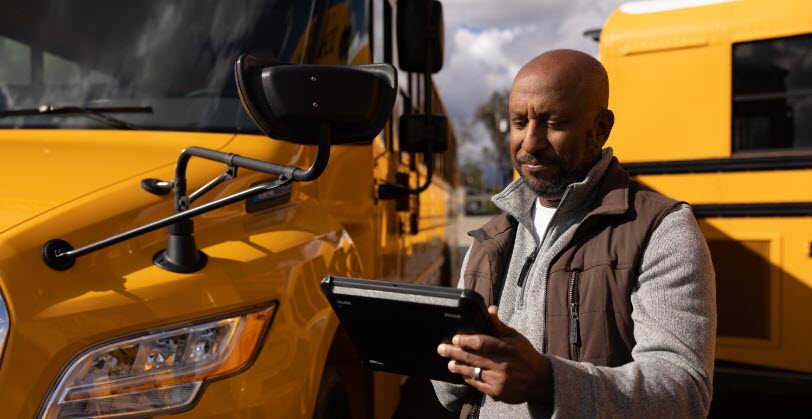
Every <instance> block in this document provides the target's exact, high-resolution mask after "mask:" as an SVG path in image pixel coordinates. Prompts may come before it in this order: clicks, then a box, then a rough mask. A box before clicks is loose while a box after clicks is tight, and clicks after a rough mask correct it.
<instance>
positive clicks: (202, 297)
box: [0, 0, 456, 418]
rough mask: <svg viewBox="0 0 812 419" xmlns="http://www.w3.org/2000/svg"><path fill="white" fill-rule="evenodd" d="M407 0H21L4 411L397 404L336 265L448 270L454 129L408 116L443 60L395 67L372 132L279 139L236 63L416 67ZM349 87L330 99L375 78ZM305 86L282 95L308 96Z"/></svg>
mask: <svg viewBox="0 0 812 419" xmlns="http://www.w3.org/2000/svg"><path fill="white" fill-rule="evenodd" d="M435 3H436V2H435ZM394 7H395V5H394V4H393V2H391V1H390V0H326V1H322V0H312V1H300V0H240V1H234V0H195V1H187V0H140V1H128V2H111V1H104V0H79V1H71V2H63V1H60V0H31V1H27V2H25V3H18V2H15V3H14V4H11V3H10V2H6V4H5V5H4V7H3V11H2V13H0V150H2V152H0V162H1V163H0V167H2V180H0V191H2V193H0V356H2V357H1V358H0V416H2V417H3V418H32V417H36V418H79V417H95V418H105V417H116V418H119V417H150V416H159V415H173V417H174V416H177V417H183V418H215V417H216V418H226V417H240V418H310V417H317V418H327V417H353V418H373V417H374V418H388V417H391V416H392V412H393V411H394V410H395V408H396V406H397V402H398V397H399V396H398V394H399V393H398V392H399V386H400V384H401V380H402V378H403V377H399V376H393V375H388V374H383V373H377V372H376V373H373V372H372V371H371V370H369V369H367V368H366V367H364V366H363V365H362V364H361V363H360V360H359V359H358V356H357V354H356V353H355V350H354V348H353V347H352V345H351V344H350V342H349V340H348V338H347V337H346V335H345V334H344V333H343V332H342V331H341V329H340V327H339V323H338V321H337V319H336V317H335V315H334V313H333V312H332V310H331V309H330V307H329V305H328V303H327V301H326V300H325V298H324V297H323V295H322V294H321V292H320V290H319V283H320V281H321V279H322V276H323V275H325V274H328V273H329V274H333V275H343V276H356V277H365V278H376V279H385V280H391V281H410V282H418V283H432V284H448V283H449V281H450V278H449V272H450V266H452V264H454V263H456V261H454V260H452V259H451V257H452V255H455V253H456V252H452V251H450V250H451V249H455V247H456V246H455V243H454V242H453V240H454V237H455V232H454V226H453V224H452V223H450V221H451V220H452V219H453V216H454V209H455V208H456V205H455V204H454V201H453V199H454V194H453V193H452V191H453V189H454V187H455V185H456V179H455V176H454V173H455V167H454V161H455V159H454V153H455V142H454V137H453V133H450V132H449V133H448V135H447V137H446V138H445V143H444V144H443V145H444V148H446V149H447V151H446V152H445V153H444V154H440V153H437V154H432V153H431V152H425V153H421V152H416V151H415V149H414V147H412V148H409V149H407V148H406V147H405V146H404V144H406V143H407V141H406V140H408V138H404V137H402V136H400V134H399V132H403V130H401V129H400V125H401V124H402V123H401V122H400V121H406V122H408V121H409V120H408V117H409V116H414V115H418V112H426V113H430V114H442V113H443V108H442V102H441V101H440V99H439V97H437V96H436V94H435V93H434V89H431V88H430V86H431V83H430V74H429V75H427V74H423V75H421V76H418V75H415V74H412V73H410V72H409V71H412V72H414V70H407V71H403V72H401V74H400V79H401V80H400V87H399V88H398V89H397V90H394V89H392V92H395V91H396V92H397V93H396V94H395V93H393V94H392V95H393V98H394V96H395V95H397V99H396V100H395V99H392V100H393V101H394V103H395V105H394V109H395V110H394V111H393V112H392V114H391V117H388V119H385V120H383V123H384V124H385V125H382V129H380V130H378V131H374V132H372V137H370V139H369V140H368V141H366V144H361V145H335V143H334V146H333V147H332V148H331V149H330V143H329V141H328V142H327V143H326V144H327V148H326V149H325V148H323V147H321V146H319V148H316V147H313V146H310V145H306V144H305V143H302V142H298V143H297V142H296V141H293V142H291V141H287V142H285V141H276V140H274V139H269V138H267V136H266V135H263V134H267V133H268V132H266V131H265V130H264V129H262V127H260V126H259V125H258V122H257V121H258V120H261V118H259V117H258V116H257V115H256V114H253V113H249V112H248V111H246V108H245V107H244V106H243V103H246V102H247V99H246V98H245V97H244V95H245V93H244V91H243V87H241V86H238V83H235V70H236V73H237V74H238V80H239V74H241V73H240V71H241V70H245V71H249V70H251V71H254V70H257V71H260V70H261V71H264V70H263V68H264V67H262V66H258V67H252V66H251V65H250V63H277V64H278V63H289V64H295V65H290V66H289V67H290V68H292V69H293V70H292V71H294V72H295V71H299V70H297V69H300V68H305V67H304V66H302V65H307V64H315V65H320V66H321V65H323V66H321V67H320V68H326V66H328V65H332V66H336V65H346V64H353V65H355V64H366V63H371V62H373V61H375V62H387V63H394V64H398V60H396V59H395V58H396V57H395V55H396V54H395V53H394V52H395V48H394V44H395V42H398V39H397V37H396V30H395V21H394V19H393V17H394V16H395V13H394V10H393V9H394ZM398 7H399V5H398ZM435 8H438V6H435ZM432 10H434V9H432ZM432 13H435V12H432ZM432 16H433V18H435V17H436V13H435V15H432ZM436 26H437V25H436V24H435V26H430V27H436ZM440 39H441V37H440ZM398 45H399V47H400V49H401V50H404V49H406V48H409V47H410V45H409V44H408V42H406V43H402V44H398ZM414 46H416V47H419V46H420V45H419V44H415V45H414ZM429 51H431V49H429ZM243 54H248V55H244V56H243V58H241V60H244V61H241V62H239V61H238V62H237V65H236V66H235V61H236V60H237V58H238V57H240V56H241V55H243ZM240 63H242V64H244V65H245V67H240ZM434 64H435V70H436V69H438V68H439V66H438V65H437V61H436V60H435V62H434ZM280 66H281V64H280ZM314 68H315V69H314V70H313V71H314V73H313V74H322V73H320V71H321V70H319V69H318V67H314ZM330 68H333V67H330ZM325 71H326V70H325ZM331 71H333V73H325V74H328V75H329V74H344V73H341V72H336V71H335V70H331ZM359 71H360V70H359ZM376 71H377V70H376ZM427 71H428V70H427ZM300 73H301V71H300ZM246 74H247V73H246ZM251 74H254V73H251ZM263 74H265V73H263ZM297 74H299V73H297ZM387 74H388V73H387ZM392 74H393V75H394V74H396V73H394V72H393V73H392ZM245 77H248V76H245ZM258 77H259V76H257V79H256V80H260V79H259V78H258ZM311 79H312V81H313V82H314V83H316V82H317V80H316V76H315V75H314V76H312V77H308V80H311ZM252 80H253V79H252ZM388 80H390V81H391V80H392V79H388ZM426 80H429V81H428V82H427V81H426ZM319 82H321V81H320V80H319ZM348 83H349V82H348ZM291 86H293V85H287V86H286V85H280V86H279V87H280V89H281V90H279V91H284V89H282V88H285V87H288V88H290V87H291ZM331 86H332V88H333V90H332V92H329V91H328V92H322V93H323V94H324V95H325V96H326V98H324V100H325V101H326V102H319V100H313V105H312V110H313V112H316V108H318V109H319V110H320V112H321V111H323V109H324V108H325V107H327V108H329V107H330V106H332V108H331V109H332V111H330V110H328V111H323V112H334V113H340V111H342V110H341V109H339V108H341V107H343V106H344V104H346V107H348V108H352V106H355V105H350V103H358V102H359V99H358V98H361V99H360V100H361V102H363V99H364V98H365V97H366V98H369V97H375V95H379V94H381V93H380V92H377V93H376V92H372V91H366V90H358V91H352V92H350V93H349V94H347V92H346V91H345V92H344V93H343V96H341V95H338V94H337V93H335V92H337V91H340V90H341V89H342V88H344V87H346V86H347V84H342V83H338V84H336V83H334V84H332V85H331ZM294 87H296V88H294V89H293V91H292V92H289V93H290V94H288V95H286V96H285V97H283V98H281V99H279V100H282V101H283V102H285V101H289V102H290V101H298V102H297V103H299V102H302V100H304V101H306V103H305V104H306V105H307V106H308V108H310V101H311V99H310V98H309V97H308V96H307V95H308V94H310V93H312V91H311V90H307V89H304V88H299V87H300V86H299V85H296V86H294ZM427 87H428V88H427ZM344 90H346V89H344ZM308 92H310V93H308ZM318 92H321V91H318ZM365 95H366V96H365ZM241 96H242V99H243V100H241ZM352 96H356V97H352ZM327 102H329V103H327ZM319 103H321V104H322V106H321V107H319V106H318V105H319ZM297 106H298V105H297ZM277 109H278V108H277ZM389 109H392V108H391V107H390V108H389ZM348 112H349V111H348ZM386 112H387V111H386V110H383V111H381V113H380V114H381V115H388V113H386ZM375 115H378V114H377V113H376V114H375ZM344 116H345V117H346V115H344ZM403 116H406V117H407V118H406V119H402V117H403ZM370 117H372V116H370ZM280 118H281V117H280ZM305 119H307V118H305ZM413 119H414V118H413ZM439 121H440V122H442V121H443V120H442V118H440V119H439ZM362 122H363V121H362ZM314 124H315V122H314ZM304 125H305V128H307V129H309V130H310V129H311V128H312V127H310V126H307V124H304ZM313 126H314V127H316V130H315V132H317V133H319V132H320V133H321V134H320V135H321V137H319V141H322V140H323V139H324V138H325V134H324V133H325V132H329V131H324V129H323V128H324V127H325V126H327V127H328V128H327V129H328V130H329V129H331V128H330V127H329V126H328V124H326V123H325V124H322V125H321V127H322V131H319V126H318V125H313ZM302 129H304V128H302ZM446 130H447V126H446ZM311 131H312V130H311ZM308 132H309V131H308ZM293 137H295V136H293ZM297 138H298V137H297ZM297 138H279V139H282V140H296V139H297ZM327 138H328V140H329V137H327ZM410 144H412V143H410ZM412 145H413V144H412ZM435 149H436V148H435ZM325 150H326V152H325ZM404 150H405V151H404ZM406 151H408V152H406ZM179 156H181V157H179ZM213 157H216V158H213ZM328 158H329V163H325V162H327V159H328ZM218 159H219V160H218ZM319 162H322V163H325V164H326V167H325V164H322V163H319ZM311 164H312V167H311V169H313V170H312V171H311V170H310V169H308V170H307V171H305V170H304V169H301V168H306V167H308V166H311ZM319 165H321V166H319ZM317 166H318V167H317ZM296 168H299V169H296ZM314 168H316V169H318V170H316V169H314ZM321 170H323V173H320V176H319V173H315V172H320V171H321ZM303 173H308V175H307V176H304V177H302V176H299V177H297V176H298V175H301V174H303ZM314 173H315V174H314ZM297 174H298V175H297ZM311 175H312V176H311ZM300 177H301V178H302V179H304V180H311V179H314V178H315V177H318V179H316V180H314V181H301V182H296V181H293V180H295V179H299V178H300ZM428 178H432V179H431V181H430V182H429V180H430V179H428ZM292 179H293V180H292ZM384 192H386V193H384ZM195 211H198V212H195ZM189 214H197V215H196V216H194V218H191V215H189ZM173 217H174V218H173ZM183 217H186V218H183ZM181 218H183V220H182V221H181ZM156 223H157V224H156ZM158 224H160V228H158V227H156V226H157V225H158ZM167 230H168V232H167Z"/></svg>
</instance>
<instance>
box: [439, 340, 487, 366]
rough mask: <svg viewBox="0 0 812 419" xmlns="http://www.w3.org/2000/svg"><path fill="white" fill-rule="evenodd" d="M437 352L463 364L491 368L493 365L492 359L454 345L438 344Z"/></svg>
mask: <svg viewBox="0 0 812 419" xmlns="http://www.w3.org/2000/svg"><path fill="white" fill-rule="evenodd" d="M437 352H438V353H439V354H440V355H442V356H444V357H446V358H450V359H452V360H454V361H456V362H457V363H461V364H464V365H473V366H478V367H486V368H492V367H493V365H494V364H493V361H492V360H490V359H488V358H486V357H483V356H480V355H477V354H475V353H471V352H467V351H465V350H463V349H462V348H460V347H458V346H454V345H445V344H444V345H440V347H439V348H437ZM452 372H454V371H452Z"/></svg>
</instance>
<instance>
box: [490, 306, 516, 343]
mask: <svg viewBox="0 0 812 419" xmlns="http://www.w3.org/2000/svg"><path fill="white" fill-rule="evenodd" d="M498 312H499V309H498V308H497V307H496V306H493V305H492V306H490V307H488V314H489V315H490V317H491V325H493V332H494V336H509V335H514V334H516V333H517V332H516V329H514V328H512V327H510V326H508V325H506V324H504V323H502V320H499V315H498V314H497V313H498Z"/></svg>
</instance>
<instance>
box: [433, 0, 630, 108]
mask: <svg viewBox="0 0 812 419" xmlns="http://www.w3.org/2000/svg"><path fill="white" fill-rule="evenodd" d="M621 3H622V2H621V1H620V0H571V1H558V0H500V1H494V0H444V1H443V8H444V15H445V20H446V24H445V27H446V36H445V37H446V51H445V52H446V57H445V64H444V67H443V70H442V71H441V72H440V73H439V74H438V75H436V76H435V82H436V83H437V85H438V88H439V90H440V94H441V95H442V96H443V98H444V101H445V105H446V109H447V111H448V113H449V115H451V116H452V117H453V118H456V119H457V120H470V118H471V117H472V116H473V113H474V111H475V110H476V107H477V106H478V105H479V104H481V103H483V102H485V101H486V100H487V99H488V97H490V94H491V92H493V91H494V90H506V89H509V88H510V85H511V83H512V82H513V77H514V76H515V75H516V73H517V72H518V71H519V69H520V68H521V67H522V66H523V65H524V63H526V62H527V61H529V60H530V59H532V58H533V57H535V56H536V55H538V54H540V53H542V52H544V51H547V50H551V49H556V48H572V49H577V50H581V51H584V52H587V53H590V54H592V55H595V56H597V54H598V45H597V44H596V43H595V42H593V41H592V40H591V39H587V38H585V37H584V36H583V32H584V31H585V30H588V29H594V28H599V27H601V26H602V25H603V22H604V21H605V20H606V18H607V17H608V16H609V14H610V13H611V12H612V10H614V8H615V7H617V6H618V5H619V4H621Z"/></svg>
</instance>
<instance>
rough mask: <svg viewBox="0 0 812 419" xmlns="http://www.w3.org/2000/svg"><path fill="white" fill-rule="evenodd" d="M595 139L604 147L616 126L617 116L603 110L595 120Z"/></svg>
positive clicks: (607, 110)
mask: <svg viewBox="0 0 812 419" xmlns="http://www.w3.org/2000/svg"><path fill="white" fill-rule="evenodd" d="M595 125H596V127H595V139H596V140H597V141H598V143H599V144H600V145H601V147H603V146H604V145H606V141H607V140H608V139H609V134H610V133H611V132H612V127H613V126H614V125H615V114H614V112H612V111H611V110H609V109H601V110H600V111H599V112H598V117H597V118H596V120H595Z"/></svg>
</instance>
